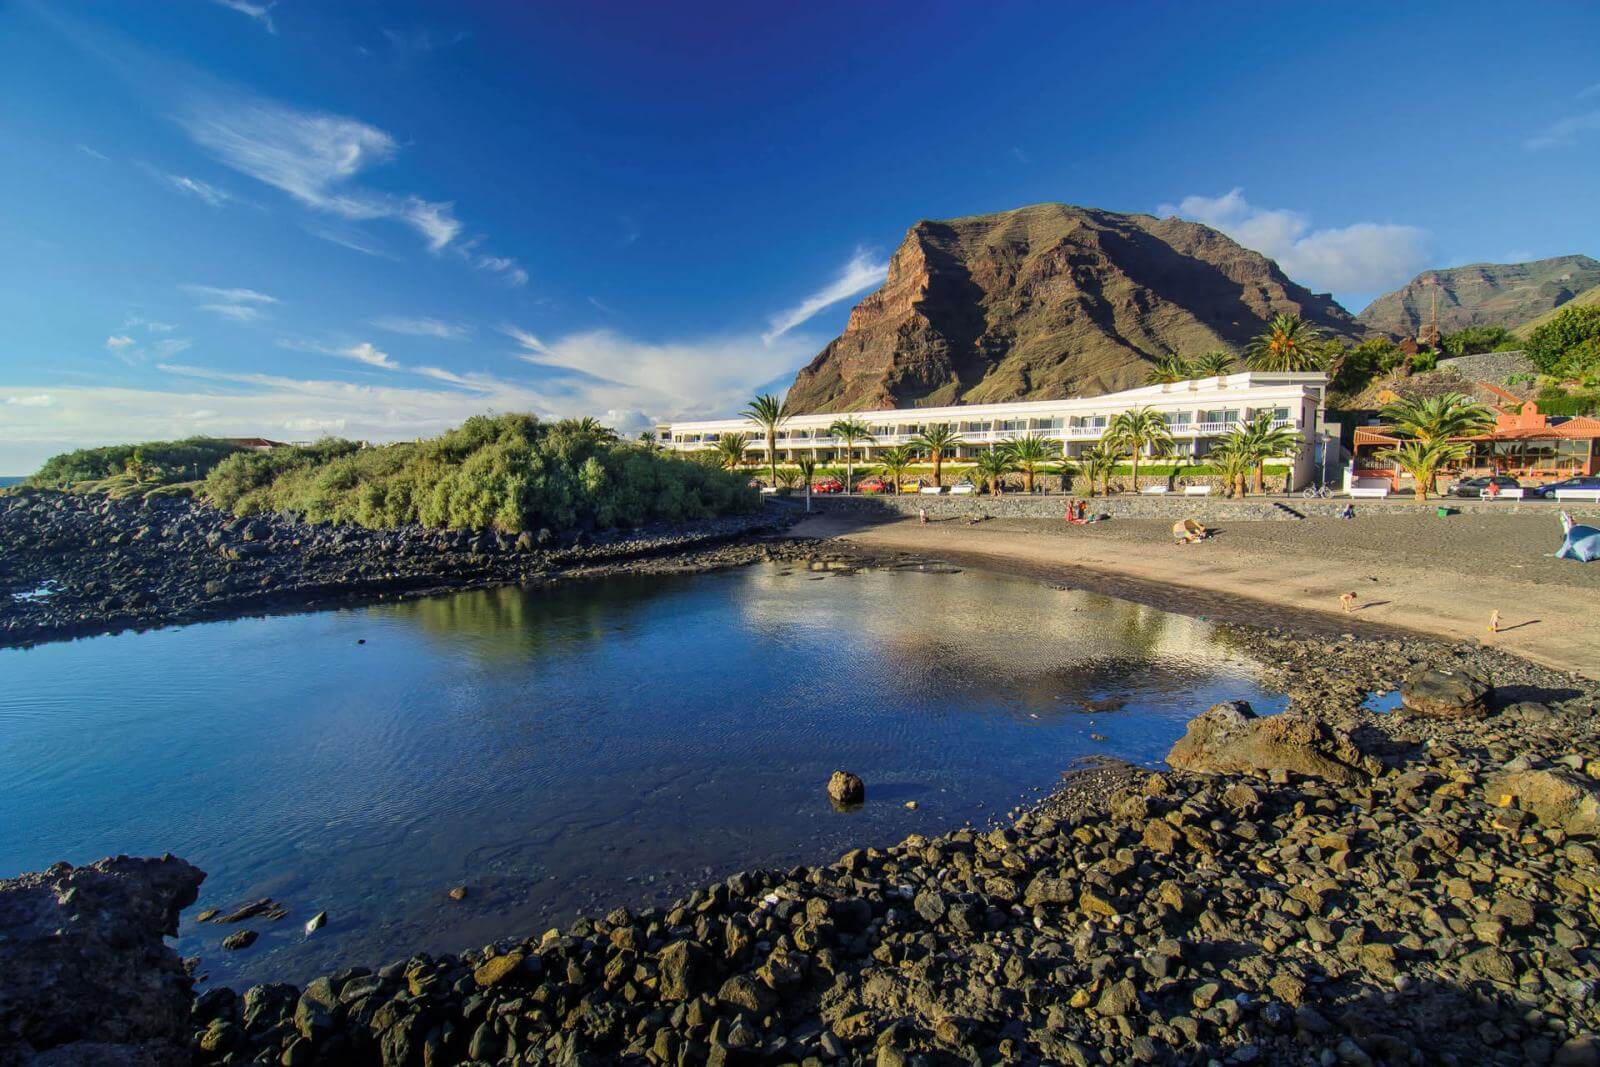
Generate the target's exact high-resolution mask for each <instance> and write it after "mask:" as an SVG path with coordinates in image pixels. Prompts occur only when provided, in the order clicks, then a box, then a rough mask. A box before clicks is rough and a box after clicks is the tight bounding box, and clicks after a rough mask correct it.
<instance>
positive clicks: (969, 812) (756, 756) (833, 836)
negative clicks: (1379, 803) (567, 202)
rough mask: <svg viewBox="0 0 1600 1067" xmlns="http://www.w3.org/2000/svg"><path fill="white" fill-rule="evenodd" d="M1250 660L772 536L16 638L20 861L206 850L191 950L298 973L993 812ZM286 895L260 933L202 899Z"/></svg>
mask: <svg viewBox="0 0 1600 1067" xmlns="http://www.w3.org/2000/svg"><path fill="white" fill-rule="evenodd" d="M363 640H364V641H365V643H364V644H361V643H358V642H359V641H363ZM1254 671H1255V667H1254V665H1253V664H1252V663H1251V662H1250V661H1248V660H1247V659H1245V658H1243V657H1241V656H1240V655H1238V654H1236V653H1234V652H1233V651H1231V650H1230V649H1229V648H1228V647H1227V643H1226V639H1225V637H1223V636H1222V635H1219V634H1218V632H1217V631H1216V630H1215V629H1214V628H1213V627H1212V626H1211V625H1209V624H1208V623H1205V622H1202V621H1200V620H1196V619H1192V618H1187V617H1184V616H1177V615H1169V614H1165V613H1163V612H1160V611H1156V610H1154V609H1152V608H1147V607H1143V606H1140V605H1135V604H1130V603H1127V602H1124V601H1118V600H1113V599H1110V598H1106V597H1101V596H1095V595H1091V594H1086V593H1078V592H1070V591H1062V590H1057V589H1052V588H1049V587H1047V586H1043V585H1040V584H1036V583H1031V582H1024V581H1018V580H1012V579H1005V578H998V577H992V576H986V575H979V574H973V573H925V572H920V571H917V570H874V571H870V572H865V573H861V574H856V575H828V576H826V577H824V576H819V575H816V574H812V573H809V572H807V571H804V570H799V569H791V568H787V567H784V566H780V565H763V566H756V567H750V568H745V569H742V570H738V571H729V572H724V573H719V574H711V575H702V576H694V577H674V578H636V579H619V580H608V581H604V582H595V583H590V584H582V585H571V586H568V587H566V588H563V589H558V590H555V591H539V592H524V591H520V590H511V589H507V590H496V591H491V592H475V593H463V594H459V595H454V596H446V597H439V598H434V599H429V600H421V601H414V602H409V603H404V604H396V605H384V606H377V607H370V608H362V609H355V610H347V611H333V612H322V613H315V614H301V615H287V616H277V617H272V618H260V619H247V620H240V621H235V622H219V623H207V624H202V625H195V626H188V627H183V628H178V629H171V630H164V631H158V632H153V633H146V634H126V635H120V636H115V637H99V638H93V639H88V640H83V641H77V642H71V643H64V644H53V645H46V646H42V647H39V648H35V649H29V650H9V651H0V875H4V876H9V875H13V874H16V873H17V872H19V871H23V870H31V869H37V868H40V867H43V866H45V865H47V864H49V863H51V862H53V861H55V860H59V859H67V860H70V861H72V862H87V861H90V860H93V859H96V858H98V857H100V856H104V855H108V854H113V853H118V852H126V853H134V854H159V853H162V852H167V851H170V852H173V853H175V854H177V855H180V856H183V857H184V858H186V859H188V860H189V861H191V862H193V863H195V864H196V865H198V866H199V867H200V868H201V869H203V870H205V871H207V872H208V875H209V877H208V878H207V880H206V883H205V885H204V886H203V887H202V889H201V897H200V902H199V905H198V906H197V907H196V908H192V909H190V910H189V912H188V913H186V916H185V919H184V923H183V927H182V930H181V931H180V937H179V939H178V948H179V950H180V951H181V952H182V953H183V954H185V955H199V956H201V957H202V958H203V959H204V967H203V970H205V971H206V972H208V973H209V976H210V980H211V981H213V982H219V981H224V982H229V983H236V984H237V983H244V982H249V981H260V980H297V981H300V980H305V979H308V978H310V977H313V976H315V975H316V974H319V973H326V972H328V971H331V970H333V969H336V968H337V967H340V966H344V965H349V964H355V963H365V964H368V965H376V964H380V963H383V962H386V961H388V960H390V959H393V958H398V957H400V956H403V955H406V954H408V953H410V952H413V951H417V950H431V951H444V950H459V949H462V948H466V947H469V946H473V945H481V944H484V943H486V942H488V941H490V940H494V939H498V938H502V937H507V936H520V935H525V934H529V933H537V932H539V931H541V930H543V929H546V928H548V927H550V926H552V925H556V924H558V923H561V922H565V921H567V920H569V919H571V918H572V917H573V916H574V915H575V914H577V913H579V912H590V913H592V912H597V911H598V912H603V911H605V910H609V908H610V907H612V906H614V905H615V904H617V903H624V902H625V903H630V904H634V905H642V904H648V903H657V902H661V901H663V900H665V899H668V898H669V897H670V896H673V895H676V894H677V893H678V892H679V891H680V890H682V889H683V888H684V887H686V886H687V885H689V884H693V883H698V882H700V881H704V880H706V879H707V878H710V877H722V876H725V875H727V874H728V873H731V872H733V871H735V870H740V869H747V868H751V867H758V866H760V867H770V866H789V865H792V864H795V863H799V862H817V861H828V860H831V859H833V858H835V857H837V856H838V855H839V854H840V853H841V852H843V851H844V850H846V849H847V848H851V847H855V846H857V845H862V844H888V843H892V842H894V841H896V840H899V839H900V838H901V837H903V836H904V835H905V834H907V833H911V832H913V831H921V832H938V831H941V830H945V829H949V828H951V827H954V826H959V825H961V824H962V823H963V822H965V821H968V820H971V821H974V822H981V821H982V820H984V819H985V818H987V817H988V816H990V815H991V814H995V813H998V812H1000V811H1003V810H1004V809H1005V808H1006V807H1007V806H1008V805H1010V804H1011V803H1013V802H1014V801H1016V800H1017V799H1018V798H1019V796H1021V795H1024V794H1028V795H1031V794H1032V793H1033V792H1035V791H1038V790H1042V789H1048V788H1049V787H1051V786H1053V785H1054V784H1055V783H1056V782H1057V781H1058V780H1059V776H1060V774H1061V773H1062V772H1063V771H1064V770H1067V769H1069V768H1070V767H1071V766H1072V765H1073V764H1074V763H1075V762H1076V761H1079V760H1081V759H1083V758H1085V757H1093V756H1102V755H1109V756H1119V757H1122V758H1125V759H1129V760H1132V761H1135V762H1146V763H1154V762H1157V761H1159V760H1160V759H1161V757H1162V756H1163V755H1164V754H1165V752H1166V750H1167V748H1168V747H1169V746H1170V745H1171V743H1172V741H1173V740H1174V739H1175V738H1177V737H1178V736H1179V735H1181V734H1182V732H1183V724H1184V723H1185V722H1186V721H1187V720H1188V719H1189V718H1190V717H1191V716H1192V715H1194V714H1195V713H1197V712H1198V711H1200V710H1203V709H1204V708H1206V707H1208V706H1209V705H1211V704H1213V703H1216V702H1217V701H1219V700H1223V699H1231V698H1241V697H1242V698H1245V699H1249V700H1251V701H1252V702H1253V703H1255V705H1256V706H1257V708H1258V709H1260V710H1264V711H1265V710H1276V709H1278V708H1280V707H1281V706H1282V703H1283V702H1282V700H1281V699H1279V698H1277V697H1275V696H1273V695H1270V694H1266V693H1263V692H1262V691H1261V690H1260V689H1259V687H1258V686H1257V685H1256V684H1255V682H1254V681H1253V680H1252V678H1253V675H1254ZM835 768H846V769H849V770H853V771H855V772H856V773H858V774H860V775H861V776H862V777H863V778H864V779H865V780H866V782H867V796H868V802H867V804H866V805H865V807H863V808H861V809H860V810H858V811H855V812H848V813H841V812H836V811H834V810H833V809H832V808H831V807H830V805H829V803H828V801H827V798H826V796H825V795H824V792H823V784H824V782H825V781H826V779H827V776H828V774H829V773H830V772H831V771H833V770H834V769H835ZM908 800H915V801H916V802H917V805H918V807H917V810H915V811H910V810H907V809H906V808H905V807H904V804H905V802H906V801H908ZM458 884H465V885H467V886H468V887H469V889H470V892H469V896H468V898H467V899H466V900H465V901H461V902H456V901H452V900H449V899H448V897H447V891H448V890H449V889H450V887H452V886H454V885H458ZM269 895H270V896H272V897H274V898H276V899H277V900H279V901H281V902H282V903H284V904H285V905H287V907H288V908H289V912H290V914H289V916H288V917H287V918H285V919H283V920H281V921H279V922H276V923H271V922H267V923H253V924H250V925H252V926H254V927H255V928H257V929H259V930H260V931H261V935H262V936H261V939H260V940H259V941H258V942H257V943H256V944H255V945H254V946H253V947H251V948H249V949H247V950H244V951H242V952H223V951H221V950H220V948H219V942H220V941H221V939H222V937H223V936H225V935H226V934H228V933H231V932H233V931H234V930H236V929H238V927H233V926H216V925H211V924H204V925H202V924H197V923H195V922H194V921H193V915H194V914H195V913H196V912H198V911H199V910H200V909H201V908H205V907H219V908H223V909H224V910H226V909H228V908H229V907H231V906H234V905H237V904H239V903H241V902H243V901H246V900H248V899H253V898H255V897H258V896H269ZM324 909H325V910H327V911H328V913H329V916H330V918H329V922H328V925H327V926H326V927H325V928H324V929H322V930H320V931H318V932H317V933H316V934H314V935H311V936H309V937H308V936H306V935H305V934H304V933H303V931H302V926H303V924H304V922H305V920H306V919H308V918H310V917H311V916H312V915H313V914H314V913H315V912H317V911H319V910H324Z"/></svg>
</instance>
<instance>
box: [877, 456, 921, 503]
mask: <svg viewBox="0 0 1600 1067" xmlns="http://www.w3.org/2000/svg"><path fill="white" fill-rule="evenodd" d="M916 461H917V455H916V453H915V452H913V451H912V450H911V449H910V448H909V447H908V446H906V445H895V446H894V447H893V448H885V449H884V450H883V451H881V452H879V453H878V462H879V463H881V464H883V473H885V474H887V475H888V476H889V477H890V479H891V480H893V482H894V491H895V495H896V496H898V495H899V493H900V479H901V478H903V477H905V473H906V471H908V470H910V469H911V465H912V464H913V463H915V462H916Z"/></svg>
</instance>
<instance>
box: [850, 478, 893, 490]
mask: <svg viewBox="0 0 1600 1067" xmlns="http://www.w3.org/2000/svg"><path fill="white" fill-rule="evenodd" d="M856 491H857V492H860V493H888V492H892V490H891V489H890V487H889V484H888V483H887V482H885V481H884V480H883V479H882V478H863V479H861V480H860V481H859V482H857V483H856Z"/></svg>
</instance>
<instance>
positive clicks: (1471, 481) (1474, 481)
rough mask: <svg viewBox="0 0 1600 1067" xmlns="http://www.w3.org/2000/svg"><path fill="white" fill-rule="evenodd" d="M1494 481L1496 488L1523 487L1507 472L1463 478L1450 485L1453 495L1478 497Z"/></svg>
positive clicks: (1502, 489) (1501, 489)
mask: <svg viewBox="0 0 1600 1067" xmlns="http://www.w3.org/2000/svg"><path fill="white" fill-rule="evenodd" d="M1491 483H1493V485H1494V486H1495V488H1496V489H1498V490H1500V491H1502V492H1503V491H1505V490H1507V489H1521V488H1522V483H1521V482H1519V481H1517V480H1516V479H1515V478H1512V477H1511V476H1509V475H1506V474H1493V475H1487V474H1486V475H1481V476H1479V477H1476V478H1463V479H1461V480H1460V481H1459V482H1456V483H1455V484H1454V485H1452V486H1451V487H1450V495H1451V496H1461V497H1468V498H1471V499H1474V500H1475V499H1477V498H1479V497H1481V496H1483V491H1484V490H1485V489H1487V488H1488V487H1489V485H1490V484H1491Z"/></svg>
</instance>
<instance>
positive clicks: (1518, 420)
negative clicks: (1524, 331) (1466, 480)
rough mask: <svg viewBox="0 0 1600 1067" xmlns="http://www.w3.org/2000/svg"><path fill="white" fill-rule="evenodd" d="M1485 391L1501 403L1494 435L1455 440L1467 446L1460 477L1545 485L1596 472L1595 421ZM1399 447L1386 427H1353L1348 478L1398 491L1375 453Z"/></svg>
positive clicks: (1392, 471)
mask: <svg viewBox="0 0 1600 1067" xmlns="http://www.w3.org/2000/svg"><path fill="white" fill-rule="evenodd" d="M1478 384H1479V385H1480V386H1482V385H1484V384H1485V383H1481V382H1480V383H1478ZM1488 388H1490V389H1491V390H1492V391H1493V393H1495V394H1496V395H1497V396H1499V397H1501V398H1503V403H1501V404H1499V405H1498V406H1497V407H1496V408H1495V426H1494V429H1493V430H1490V431H1489V432H1488V433H1483V434H1478V435H1476V436H1474V437H1459V438H1455V440H1458V441H1464V442H1466V443H1467V444H1469V445H1471V446H1472V451H1471V452H1470V453H1469V454H1468V455H1467V457H1466V459H1464V460H1463V461H1462V462H1461V465H1460V467H1459V468H1458V469H1459V471H1460V473H1461V474H1463V475H1480V474H1507V475H1510V476H1511V477H1513V478H1520V479H1527V480H1529V481H1535V482H1545V481H1555V480H1558V479H1561V478H1571V477H1573V476H1575V475H1580V474H1594V473H1596V471H1597V470H1600V446H1597V444H1596V442H1600V419H1595V418H1590V417H1589V416H1587V415H1578V416H1573V417H1571V418H1562V417H1559V416H1552V415H1541V414H1540V413H1539V408H1538V405H1536V404H1535V403H1534V402H1533V401H1531V400H1528V401H1524V400H1522V399H1521V398H1520V397H1516V396H1513V395H1511V394H1510V393H1508V392H1506V391H1505V390H1504V389H1499V388H1495V387H1492V386H1490V387H1488ZM1400 442H1401V438H1400V437H1398V436H1397V435H1396V434H1395V433H1394V431H1393V430H1391V429H1390V428H1389V427H1387V426H1358V427H1356V431H1355V441H1354V449H1353V452H1354V455H1355V459H1354V467H1355V470H1354V472H1353V476H1354V477H1356V478H1388V479H1389V480H1390V481H1391V482H1393V483H1395V484H1396V485H1398V483H1399V478H1400V475H1399V471H1398V469H1397V468H1395V466H1394V464H1392V463H1390V462H1387V461H1385V460H1381V459H1378V458H1377V453H1379V452H1382V451H1383V450H1384V449H1386V448H1393V447H1394V446H1395V445H1398V444H1400Z"/></svg>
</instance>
